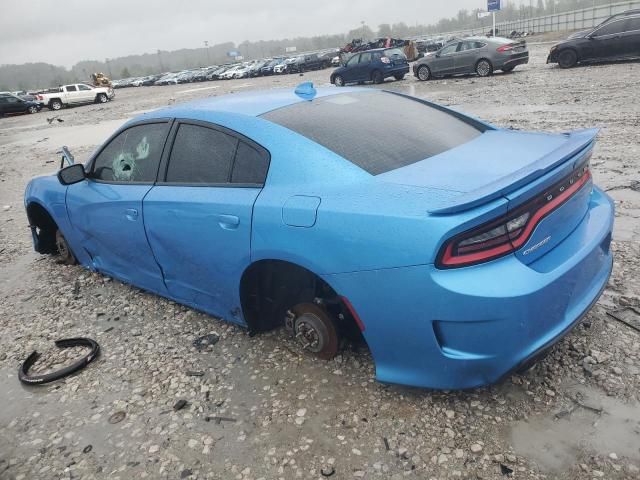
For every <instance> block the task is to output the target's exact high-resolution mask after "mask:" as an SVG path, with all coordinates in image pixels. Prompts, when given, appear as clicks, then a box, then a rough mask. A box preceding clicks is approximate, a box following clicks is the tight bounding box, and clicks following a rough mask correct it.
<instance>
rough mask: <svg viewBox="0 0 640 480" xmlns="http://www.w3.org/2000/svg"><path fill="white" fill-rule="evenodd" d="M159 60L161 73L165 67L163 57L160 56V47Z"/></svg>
mask: <svg viewBox="0 0 640 480" xmlns="http://www.w3.org/2000/svg"><path fill="white" fill-rule="evenodd" d="M158 62H159V63H160V73H162V72H164V67H163V66H162V57H161V56H160V49H158Z"/></svg>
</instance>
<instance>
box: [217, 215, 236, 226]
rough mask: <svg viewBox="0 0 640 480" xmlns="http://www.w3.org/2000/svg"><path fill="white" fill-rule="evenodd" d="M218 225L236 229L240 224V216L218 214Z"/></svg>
mask: <svg viewBox="0 0 640 480" xmlns="http://www.w3.org/2000/svg"><path fill="white" fill-rule="evenodd" d="M218 225H220V227H221V228H224V229H225V230H235V229H237V228H238V226H239V225H240V217H237V216H235V215H218Z"/></svg>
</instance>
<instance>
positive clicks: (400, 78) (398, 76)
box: [393, 73, 404, 81]
mask: <svg viewBox="0 0 640 480" xmlns="http://www.w3.org/2000/svg"><path fill="white" fill-rule="evenodd" d="M393 78H395V79H396V80H397V81H400V80H404V73H403V74H402V75H394V76H393Z"/></svg>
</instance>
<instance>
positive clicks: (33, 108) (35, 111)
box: [29, 105, 38, 113]
mask: <svg viewBox="0 0 640 480" xmlns="http://www.w3.org/2000/svg"><path fill="white" fill-rule="evenodd" d="M29 113H38V107H36V106H35V105H32V106H30V107H29Z"/></svg>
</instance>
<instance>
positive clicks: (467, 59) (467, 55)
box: [454, 40, 485, 73]
mask: <svg viewBox="0 0 640 480" xmlns="http://www.w3.org/2000/svg"><path fill="white" fill-rule="evenodd" d="M484 45H485V44H483V43H481V42H476V41H472V40H465V41H464V42H460V45H459V46H458V51H457V52H456V53H455V55H454V57H455V73H471V72H473V71H474V70H475V66H476V61H477V60H478V58H479V57H480V49H481V48H482V47H483V46H484Z"/></svg>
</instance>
